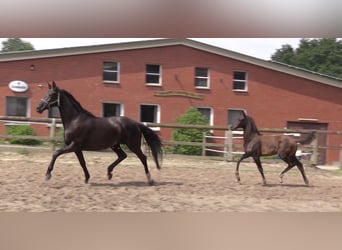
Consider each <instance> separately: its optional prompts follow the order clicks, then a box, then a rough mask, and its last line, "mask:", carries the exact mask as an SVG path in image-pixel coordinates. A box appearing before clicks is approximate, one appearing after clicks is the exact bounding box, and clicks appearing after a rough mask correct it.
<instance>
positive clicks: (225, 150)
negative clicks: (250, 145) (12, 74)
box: [0, 116, 342, 168]
mask: <svg viewBox="0 0 342 250" xmlns="http://www.w3.org/2000/svg"><path fill="white" fill-rule="evenodd" d="M0 122H4V123H5V124H6V123H7V124H15V123H18V124H22V123H25V124H43V125H48V127H49V128H50V135H49V136H19V135H7V134H0V139H14V138H15V139H36V140H40V141H44V142H50V143H51V150H55V143H56V142H60V141H62V140H63V139H62V138H61V137H59V136H56V128H57V125H60V124H61V123H62V121H61V119H57V118H27V117H12V116H0ZM144 124H145V125H146V126H148V127H159V128H184V129H186V128H189V129H207V130H210V131H225V135H224V136H208V135H205V134H203V140H202V142H184V141H172V140H164V141H163V144H164V145H170V146H174V145H185V146H199V147H202V155H203V156H205V155H206V152H214V153H220V154H222V156H223V159H225V160H228V161H233V160H234V155H239V154H241V153H242V145H241V144H236V143H235V142H234V140H235V139H237V138H241V134H240V136H236V134H234V133H233V131H231V130H229V128H228V127H226V126H204V125H186V124H160V123H144ZM259 131H260V132H263V133H281V134H296V133H297V134H308V133H311V132H312V130H311V131H308V130H302V129H274V128H272V129H271V128H260V129H259ZM314 132H316V133H322V134H333V135H342V131H321V130H317V131H314ZM207 139H215V140H216V141H217V140H223V141H222V143H218V142H208V140H207ZM315 141H316V142H315ZM315 141H314V142H313V143H312V144H311V145H310V146H300V149H305V150H311V151H312V156H311V157H310V163H311V164H312V165H317V162H318V150H319V149H334V150H339V152H340V159H339V162H340V167H341V168H342V145H340V146H331V145H324V146H320V145H318V143H317V140H315ZM218 148H221V149H218ZM233 149H241V150H240V151H236V150H233ZM222 156H221V158H222Z"/></svg>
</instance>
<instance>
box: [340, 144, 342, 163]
mask: <svg viewBox="0 0 342 250" xmlns="http://www.w3.org/2000/svg"><path fill="white" fill-rule="evenodd" d="M340 169H342V144H341V145H340Z"/></svg>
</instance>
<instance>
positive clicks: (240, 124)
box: [230, 111, 247, 130]
mask: <svg viewBox="0 0 342 250" xmlns="http://www.w3.org/2000/svg"><path fill="white" fill-rule="evenodd" d="M246 125H247V115H246V113H245V112H244V111H243V112H241V115H240V117H239V118H238V119H237V120H236V121H234V122H233V124H232V125H231V126H230V129H231V130H235V129H237V128H242V129H245V128H246Z"/></svg>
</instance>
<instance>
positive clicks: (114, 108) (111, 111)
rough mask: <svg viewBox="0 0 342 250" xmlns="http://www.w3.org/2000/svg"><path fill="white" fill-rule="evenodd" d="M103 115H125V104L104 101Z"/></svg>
mask: <svg viewBox="0 0 342 250" xmlns="http://www.w3.org/2000/svg"><path fill="white" fill-rule="evenodd" d="M102 110H103V117H109V116H121V115H123V105H122V104H121V103H103V104H102Z"/></svg>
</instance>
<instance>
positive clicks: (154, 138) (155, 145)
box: [139, 123, 163, 169]
mask: <svg viewBox="0 0 342 250" xmlns="http://www.w3.org/2000/svg"><path fill="white" fill-rule="evenodd" d="M139 128H140V130H141V132H142V134H143V135H144V138H145V140H146V142H147V145H148V146H149V147H150V148H151V151H152V156H153V159H154V162H155V163H156V166H157V168H158V169H161V165H160V163H159V159H160V160H162V156H163V149H162V147H163V145H162V142H161V139H160V138H159V136H158V135H157V134H156V133H155V132H154V131H153V130H152V129H150V128H149V127H147V126H145V125H143V124H141V123H140V124H139Z"/></svg>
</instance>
